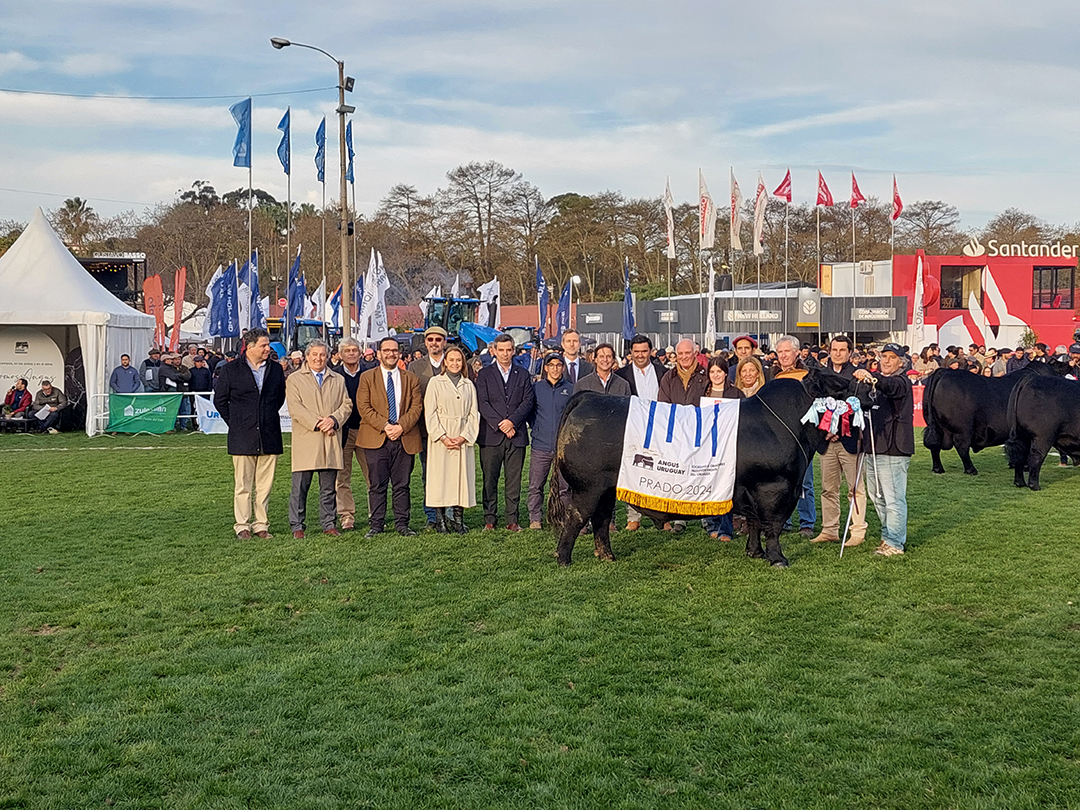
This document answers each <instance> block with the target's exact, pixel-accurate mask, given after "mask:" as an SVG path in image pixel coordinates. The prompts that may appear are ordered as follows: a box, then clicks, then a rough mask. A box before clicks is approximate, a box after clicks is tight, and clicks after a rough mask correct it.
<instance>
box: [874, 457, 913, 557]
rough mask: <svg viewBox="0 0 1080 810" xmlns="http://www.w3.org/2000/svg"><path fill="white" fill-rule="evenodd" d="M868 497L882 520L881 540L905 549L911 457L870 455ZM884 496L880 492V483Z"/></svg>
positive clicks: (894, 546)
mask: <svg viewBox="0 0 1080 810" xmlns="http://www.w3.org/2000/svg"><path fill="white" fill-rule="evenodd" d="M863 464H864V466H865V467H866V494H867V495H869V496H870V500H871V501H873V504H874V511H875V512H877V514H878V519H879V520H880V521H881V539H882V540H883V541H884V542H886V543H888V544H889V545H890V546H892V547H893V548H898V549H900V550H901V551H903V550H904V544H905V543H906V542H907V476H908V467H909V466H910V465H911V457H910V456H878V457H877V460H876V462H875V460H874V457H873V456H867V457H866V461H865V462H863ZM879 480H880V482H881V493H880V494H879V493H878V482H879Z"/></svg>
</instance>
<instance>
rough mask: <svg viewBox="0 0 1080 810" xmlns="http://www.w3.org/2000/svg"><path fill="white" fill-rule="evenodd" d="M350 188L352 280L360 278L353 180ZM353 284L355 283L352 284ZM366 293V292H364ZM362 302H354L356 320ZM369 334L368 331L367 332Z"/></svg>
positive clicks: (354, 183)
mask: <svg viewBox="0 0 1080 810" xmlns="http://www.w3.org/2000/svg"><path fill="white" fill-rule="evenodd" d="M349 185H350V186H352V207H353V231H352V263H353V275H352V277H353V278H354V279H358V278H360V249H359V248H358V247H357V246H356V181H355V180H353V182H352V183H350V184H349ZM353 283H355V281H354V282H353ZM365 292H366V290H365ZM361 303H362V302H360V301H357V302H356V319H357V320H358V321H359V319H360V304H361ZM368 331H369V334H370V329H369V330H368Z"/></svg>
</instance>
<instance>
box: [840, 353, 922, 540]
mask: <svg viewBox="0 0 1080 810" xmlns="http://www.w3.org/2000/svg"><path fill="white" fill-rule="evenodd" d="M905 356H906V355H905V352H904V350H903V348H901V347H900V346H899V345H897V344H896V343H886V344H885V345H884V347H882V349H881V352H880V354H879V357H880V361H879V362H880V365H881V370H880V371H877V372H869V371H866V370H865V369H857V370H856V371H855V374H854V377H855V379H856V380H858V381H859V382H863V383H870V384H872V385H874V386H876V388H877V393H878V396H877V398H876V399H875V400H874V405H873V407H872V408H871V409H870V420H869V421H870V424H869V426H868V427H869V429H870V434H871V439H872V445H871V452H872V453H873V454H874V456H875V457H874V458H872V459H870V460H869V461H868V463H867V465H866V484H867V489H868V490H870V499H871V501H873V504H874V510H875V511H876V512H877V513H878V518H879V519H880V520H881V545H880V546H878V547H877V549H876V550H875V551H874V553H875V554H877V555H879V556H882V557H893V556H896V555H898V554H903V553H904V544H905V543H906V542H907V477H908V466H909V465H910V464H911V457H912V455H914V453H915V402H914V396H913V394H912V390H911V383H910V382H909V381H908V378H907V375H906V374H903V373H902V371H901V370H902V368H903V365H904V358H905ZM863 448H864V449H865V448H866V442H865V441H864V442H863Z"/></svg>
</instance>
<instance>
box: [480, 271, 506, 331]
mask: <svg viewBox="0 0 1080 810" xmlns="http://www.w3.org/2000/svg"><path fill="white" fill-rule="evenodd" d="M476 292H477V293H479V295H480V306H479V307H478V308H477V310H476V322H477V323H478V324H481V325H483V326H490V327H492V328H494V329H499V328H501V326H502V295H501V294H500V289H499V278H498V276H496V277H495V278H493V279H492V280H491V281H489V282H487V283H486V284H481V285H480V286H479V287H477V288H476Z"/></svg>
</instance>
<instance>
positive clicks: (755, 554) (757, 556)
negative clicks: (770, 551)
mask: <svg viewBox="0 0 1080 810" xmlns="http://www.w3.org/2000/svg"><path fill="white" fill-rule="evenodd" d="M746 556H747V557H749V558H750V559H751V560H764V559H765V552H764V551H748V552H746Z"/></svg>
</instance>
